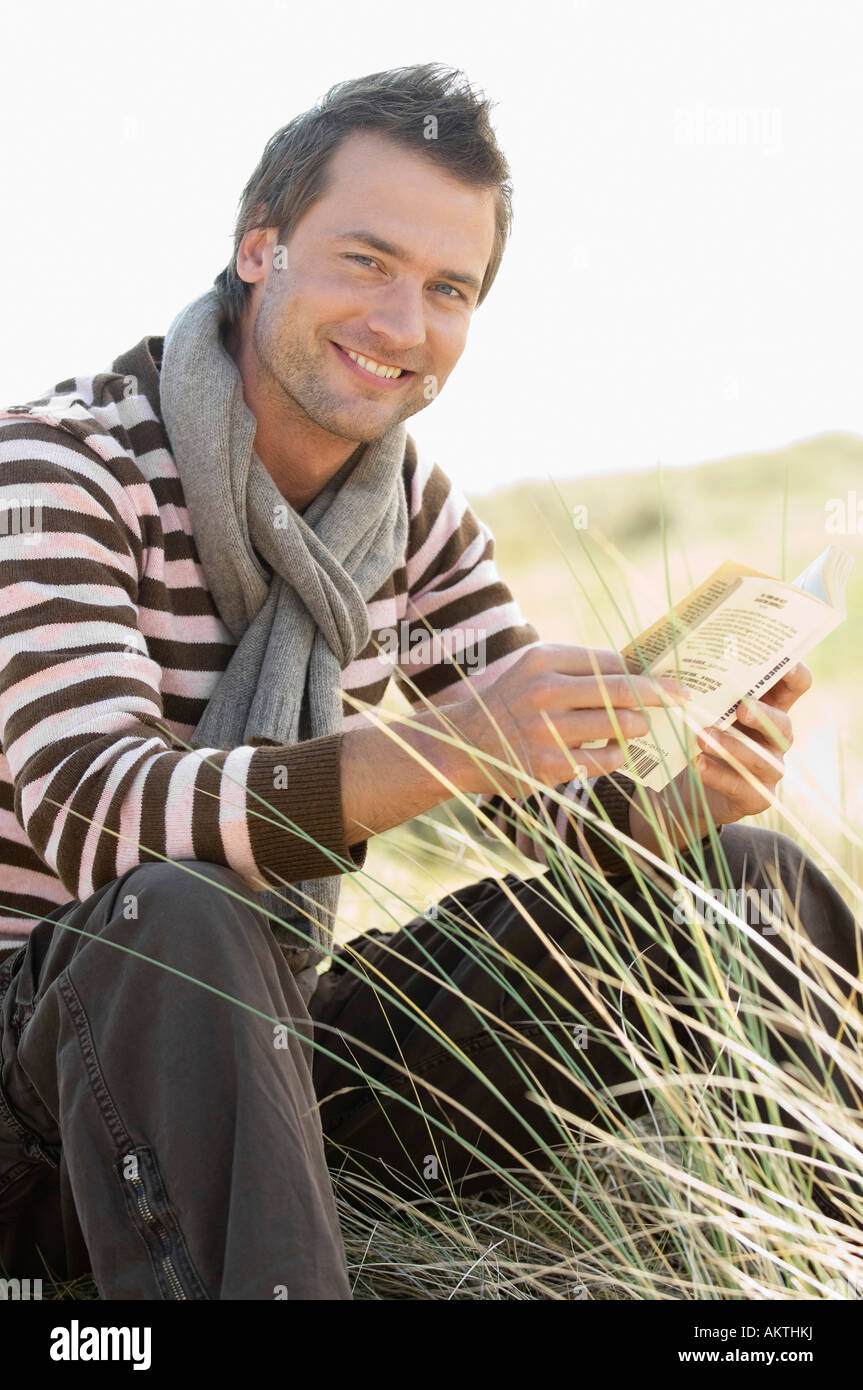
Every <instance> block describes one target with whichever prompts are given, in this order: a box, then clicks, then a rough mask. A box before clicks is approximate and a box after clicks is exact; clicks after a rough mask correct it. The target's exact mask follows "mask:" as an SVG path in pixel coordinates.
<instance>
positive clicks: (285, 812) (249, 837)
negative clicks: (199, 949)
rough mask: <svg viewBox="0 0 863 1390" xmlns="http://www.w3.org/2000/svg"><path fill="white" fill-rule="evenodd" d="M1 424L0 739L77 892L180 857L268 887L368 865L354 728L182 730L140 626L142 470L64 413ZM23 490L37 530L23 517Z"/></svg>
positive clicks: (19, 791)
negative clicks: (355, 797) (351, 814)
mask: <svg viewBox="0 0 863 1390" xmlns="http://www.w3.org/2000/svg"><path fill="white" fill-rule="evenodd" d="M0 423H2V428H0V511H2V514H3V515H4V516H5V517H6V518H7V524H6V526H4V527H3V529H2V533H0V741H2V747H3V753H4V755H5V757H6V759H7V762H8V766H9V770H10V775H11V777H12V780H13V783H14V812H15V816H16V819H17V820H18V822H19V823H20V825H21V826H22V828H23V830H24V832H25V834H26V835H27V837H28V840H29V841H30V843H31V844H32V846H33V848H34V850H35V851H36V853H37V854H38V855H39V857H40V858H41V859H42V860H43V862H44V863H45V864H46V865H47V866H48V867H49V869H50V870H51V871H52V872H54V873H55V874H56V875H57V877H58V878H59V879H60V881H61V882H62V883H63V885H64V887H65V889H66V890H67V891H68V893H69V894H70V895H71V896H72V897H73V898H75V899H77V900H79V901H80V900H83V899H85V898H87V897H88V896H89V895H90V894H92V893H93V892H95V891H96V890H97V889H98V888H100V887H101V886H102V885H104V884H105V883H108V882H110V881H111V880H112V879H114V878H116V877H117V876H118V875H119V874H121V873H123V872H125V870H126V869H128V868H130V867H134V866H135V865H136V864H138V863H145V862H148V861H154V860H158V859H160V858H163V857H164V858H167V859H171V860H178V859H190V858H194V859H201V860H209V861H212V862H214V863H220V864H226V865H228V867H230V868H232V869H234V870H235V871H236V872H237V873H238V874H240V876H241V877H242V878H243V879H244V880H245V881H246V882H247V883H248V884H249V886H250V888H252V889H253V890H255V891H259V890H261V889H264V888H266V887H269V886H274V885H277V884H279V883H281V882H282V881H283V880H286V881H288V882H296V881H297V880H299V879H305V878H317V877H323V876H327V875H331V874H336V873H340V872H343V871H344V870H345V869H354V868H358V867H361V865H362V862H363V859H364V856H365V844H361V845H358V846H354V847H353V848H352V849H348V847H347V844H346V837H345V833H344V827H343V821H342V810H341V788H340V757H339V753H340V742H341V737H342V736H341V735H340V734H335V735H332V736H329V737H325V738H319V739H313V740H310V741H308V742H305V743H299V744H296V745H292V746H272V745H268V746H265V747H251V746H243V747H239V748H234V749H231V750H228V751H227V752H225V751H220V750H218V749H208V748H203V749H199V750H195V751H193V752H189V751H188V750H187V749H185V748H183V747H182V746H178V745H180V744H181V740H179V739H178V738H176V737H174V735H173V734H172V733H171V732H170V730H169V729H168V728H167V726H166V725H165V722H164V712H163V705H162V696H161V681H162V678H163V672H162V668H161V666H160V665H159V664H158V663H157V662H156V661H154V660H153V659H152V658H151V656H150V654H149V652H148V646H147V641H146V638H145V636H144V633H143V631H142V627H141V624H140V621H139V599H140V594H139V590H140V588H141V582H142V575H143V572H144V563H145V555H146V549H147V545H148V542H149V543H152V542H153V538H154V536H155V532H153V531H151V530H148V524H152V518H150V517H148V516H146V515H141V514H140V513H139V511H138V510H137V504H136V501H135V499H136V498H140V496H141V495H142V494H146V493H147V492H148V488H147V484H146V482H145V480H144V479H143V477H142V476H141V475H140V474H138V473H137V470H134V472H135V477H133V478H130V479H128V480H125V479H124V480H123V481H121V480H120V478H119V477H117V476H115V472H114V471H113V470H112V469H110V468H108V467H107V466H106V464H105V463H104V462H103V461H102V459H100V458H99V456H98V455H97V454H95V453H94V452H93V451H91V450H90V449H88V448H87V447H86V445H84V444H83V443H81V442H80V441H79V440H77V439H75V438H74V437H73V436H72V435H69V434H66V433H65V432H64V431H63V430H62V429H60V428H58V427H57V426H56V424H55V422H53V421H51V420H39V419H38V418H34V417H33V416H32V415H30V416H28V417H27V419H26V420H24V419H21V418H20V417H18V418H15V419H14V421H12V422H11V423H10V421H9V420H8V419H7V418H4V419H3V420H2V422H0ZM22 503H23V504H25V512H24V513H23V515H24V516H25V522H26V521H27V518H28V517H29V518H30V519H31V520H32V518H33V517H36V518H38V525H36V526H31V525H29V524H26V525H25V524H22V525H20V526H16V525H9V524H8V518H9V517H10V516H13V515H17V514H18V513H19V512H21V508H22ZM27 508H29V510H26V509H27ZM281 817H286V818H287V820H288V822H289V823H290V827H291V828H290V829H286V828H285V826H284V823H283V822H282V821H281Z"/></svg>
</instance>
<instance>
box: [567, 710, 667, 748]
mask: <svg viewBox="0 0 863 1390" xmlns="http://www.w3.org/2000/svg"><path fill="white" fill-rule="evenodd" d="M613 715H614V717H613V718H612V717H611V716H609V715H608V714H606V712H605V710H602V709H584V710H565V711H564V712H563V713H561V714H557V715H556V716H555V718H554V720H553V723H554V727H555V729H556V730H557V732H558V734H559V735H560V737H561V739H562V741H563V742H564V743H565V744H566V746H567V748H576V747H577V746H578V745H579V744H582V743H590V742H591V741H592V740H593V739H597V738H611V739H613V738H617V737H618V736H619V737H620V738H623V739H630V738H642V737H643V736H644V734H646V733H647V729H648V725H647V720H646V719H645V717H644V715H643V714H642V713H641V711H640V710H637V709H619V710H615V711H614V712H613ZM615 723H616V725H617V727H616V728H615Z"/></svg>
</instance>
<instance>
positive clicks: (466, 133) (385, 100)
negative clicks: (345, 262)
mask: <svg viewBox="0 0 863 1390" xmlns="http://www.w3.org/2000/svg"><path fill="white" fill-rule="evenodd" d="M490 110H491V103H490V102H489V101H488V100H487V99H486V97H485V96H484V94H483V93H481V92H477V91H475V90H474V89H473V88H472V87H471V86H470V84H469V83H468V81H467V78H466V77H465V75H464V73H462V72H460V71H459V70H458V69H457V68H447V67H444V66H443V65H442V64H440V63H423V64H421V65H419V66H416V67H403V68H392V69H391V70H390V71H389V72H375V73H371V74H370V75H369V76H367V77H358V78H354V79H353V80H351V81H347V82H339V83H338V84H337V85H336V86H335V87H331V88H330V90H329V91H328V92H327V94H326V96H325V97H324V98H323V99H322V100H321V101H320V102H318V104H317V105H316V106H314V107H312V109H311V110H310V111H305V112H303V114H302V115H300V116H295V117H294V119H293V120H292V121H289V122H288V124H287V125H286V126H283V127H282V129H281V130H278V131H276V133H275V135H273V136H271V137H270V139H269V140H268V141H267V144H266V147H265V149H264V153H263V155H262V156H261V160H260V163H259V164H258V167H257V168H256V169H255V172H254V173H253V174H252V176H251V178H250V179H249V181H248V183H247V184H246V187H245V188H244V190H243V195H242V198H241V199H240V207H239V212H238V214H237V222H236V226H235V228H234V254H233V257H232V259H231V261H230V263H229V264H228V265H226V266H225V268H224V270H222V271H220V272H219V274H218V275H217V276H216V279H215V280H214V282H213V283H214V285H215V287H216V289H217V291H218V293H219V295H220V297H221V300H222V305H223V309H224V315H225V320H226V322H227V324H228V325H229V326H230V327H231V328H235V327H237V326H238V324H239V322H240V319H241V317H242V314H243V310H244V308H245V306H246V302H247V299H248V296H249V294H250V292H251V285H249V284H248V282H247V281H245V280H241V279H240V277H239V275H238V274H237V252H238V250H239V246H240V242H241V241H242V239H243V236H244V234H245V233H246V232H247V231H249V230H251V229H253V228H256V227H278V229H279V240H280V241H284V240H287V238H288V237H289V236H290V234H291V231H292V230H293V228H294V227H295V226H296V224H297V223H298V222H299V220H300V218H301V217H302V216H303V215H304V214H305V213H306V212H307V211H308V209H309V208H310V207H311V205H312V203H314V202H315V201H316V200H317V199H318V198H320V197H321V196H322V194H323V193H324V192H325V188H326V170H327V165H328V163H329V160H330V157H331V155H332V154H333V153H334V151H335V150H336V148H337V147H338V145H340V144H341V142H342V141H343V140H344V139H345V137H346V136H348V135H350V134H351V132H352V131H354V130H360V129H361V130H364V131H378V132H380V133H381V134H382V135H387V136H389V137H390V139H392V140H394V141H396V142H397V143H398V144H399V145H402V146H404V147H406V148H408V149H413V150H417V151H422V153H423V154H424V155H425V156H426V157H427V158H428V159H429V160H430V161H431V162H432V163H433V164H437V165H439V166H440V167H442V168H444V169H446V170H447V172H448V173H449V174H450V175H451V176H452V177H453V178H456V179H461V181H462V182H463V183H466V184H469V185H471V186H473V187H475V188H490V189H493V190H494V192H495V238H494V245H493V247H492V253H491V257H490V259H489V263H488V266H487V267H486V272H485V276H484V278H483V282H482V286H481V288H480V293H479V298H478V300H477V303H478V304H481V303H482V301H483V300H484V299H485V297H486V295H487V294H488V292H489V290H490V289H491V286H492V282H493V281H494V278H495V276H496V275H497V272H498V269H499V267H500V262H501V258H502V256H503V251H504V247H505V245H506V240H507V237H508V236H509V233H510V230H511V227H512V185H511V182H510V170H509V165H508V164H507V161H506V159H505V157H504V155H503V152H502V151H501V149H500V148H499V146H498V144H497V140H496V138H495V134H494V131H493V130H492V127H491V122H490V120H489V112H490Z"/></svg>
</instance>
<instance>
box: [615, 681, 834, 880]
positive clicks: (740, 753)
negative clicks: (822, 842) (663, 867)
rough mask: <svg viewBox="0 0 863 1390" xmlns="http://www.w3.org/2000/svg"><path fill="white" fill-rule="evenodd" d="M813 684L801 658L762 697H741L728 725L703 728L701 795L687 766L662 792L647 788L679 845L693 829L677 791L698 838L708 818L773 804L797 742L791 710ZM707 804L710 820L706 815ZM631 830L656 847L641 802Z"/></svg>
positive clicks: (719, 820) (728, 820)
mask: <svg viewBox="0 0 863 1390" xmlns="http://www.w3.org/2000/svg"><path fill="white" fill-rule="evenodd" d="M811 685H812V673H811V671H810V670H809V668H808V667H807V666H804V665H803V664H802V662H801V663H798V664H797V665H796V666H792V668H791V670H790V671H788V672H786V674H785V675H784V676H783V677H782V679H781V680H780V681H777V683H776V685H774V686H772V687H771V689H770V690H768V691H767V692H766V694H765V695H764V696H763V697H762V698H761V699H760V700H742V701H741V702H740V704H739V705H738V706H737V718H736V720H735V722H734V723H733V724H732V725H730V726H729V728H728V729H726V730H724V731H723V732H721V733H719V732H716V731H712V730H710V729H705V730H704V731H703V732H702V733H701V734H699V736H698V743H699V746H700V748H701V750H702V751H701V753H699V755H698V757H697V758H696V759H695V762H694V763H693V765H692V766H693V768H694V770H695V773H696V777H697V781H698V783H700V786H701V787H703V789H704V794H703V795H702V794H701V792H700V790H699V786H698V784H697V783H696V784H695V785H693V781H692V776H691V769H690V768H689V767H685V768H684V769H683V771H682V772H681V773H679V775H678V776H677V777H676V778H675V779H674V781H673V782H672V783H671V784H670V785H669V786H668V787H666V788H665V789H664V790H663V791H662V792H646V795H647V796H648V797H649V799H650V800H651V802H652V805H653V810H654V813H655V814H656V815H657V817H658V818H660V819H662V820H664V822H665V825H666V826H667V827H668V830H669V833H670V834H671V836H672V838H674V839H676V842H677V843H678V844H680V843H682V842H683V841H684V840H685V839H686V838H687V835H688V834H691V831H690V832H687V830H686V827H685V826H684V825H682V824H681V822H680V812H679V809H678V804H677V797H676V796H675V794H674V793H675V791H676V792H677V795H678V796H679V797H680V801H681V802H682V804H683V809H684V811H685V813H686V818H687V820H688V822H689V825H690V826H693V825H694V826H695V828H696V833H697V835H698V838H699V839H700V838H701V837H703V836H704V835H706V834H707V833H708V830H709V828H710V822H712V823H713V824H714V825H717V826H719V825H730V824H732V823H733V822H734V821H739V820H742V819H743V817H744V816H757V815H758V814H759V812H761V811H766V810H767V808H768V807H769V806H771V805H772V804H773V798H774V795H775V792H776V787H777V785H778V783H779V781H780V780H781V778H782V777H783V775H784V772H785V767H784V761H783V760H784V755H785V753H787V751H788V749H789V748H790V747H791V744H792V743H793V742H794V737H793V733H792V729H791V718H790V716H789V714H788V711H789V710H790V709H791V706H792V705H793V704H794V703H795V702H796V701H797V700H799V699H800V696H801V695H805V693H806V691H807V690H808V689H809V688H810V686H811ZM765 753H767V754H768V755H769V756H767V757H766V756H765ZM738 765H739V769H740V770H738ZM753 783H755V785H753ZM703 803H705V804H706V809H707V813H708V816H709V820H708V819H706V818H705V816H704V805H703ZM630 830H631V833H632V837H633V839H635V840H636V841H637V842H638V843H639V844H641V845H644V846H645V848H647V849H650V850H653V852H654V853H656V852H657V850H658V847H659V846H658V841H657V839H656V836H655V835H654V833H653V830H652V829H651V826H650V823H649V821H648V820H647V819H646V817H645V816H644V814H643V812H642V811H641V809H640V808H639V807H637V806H633V807H632V810H631V813H630Z"/></svg>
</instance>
